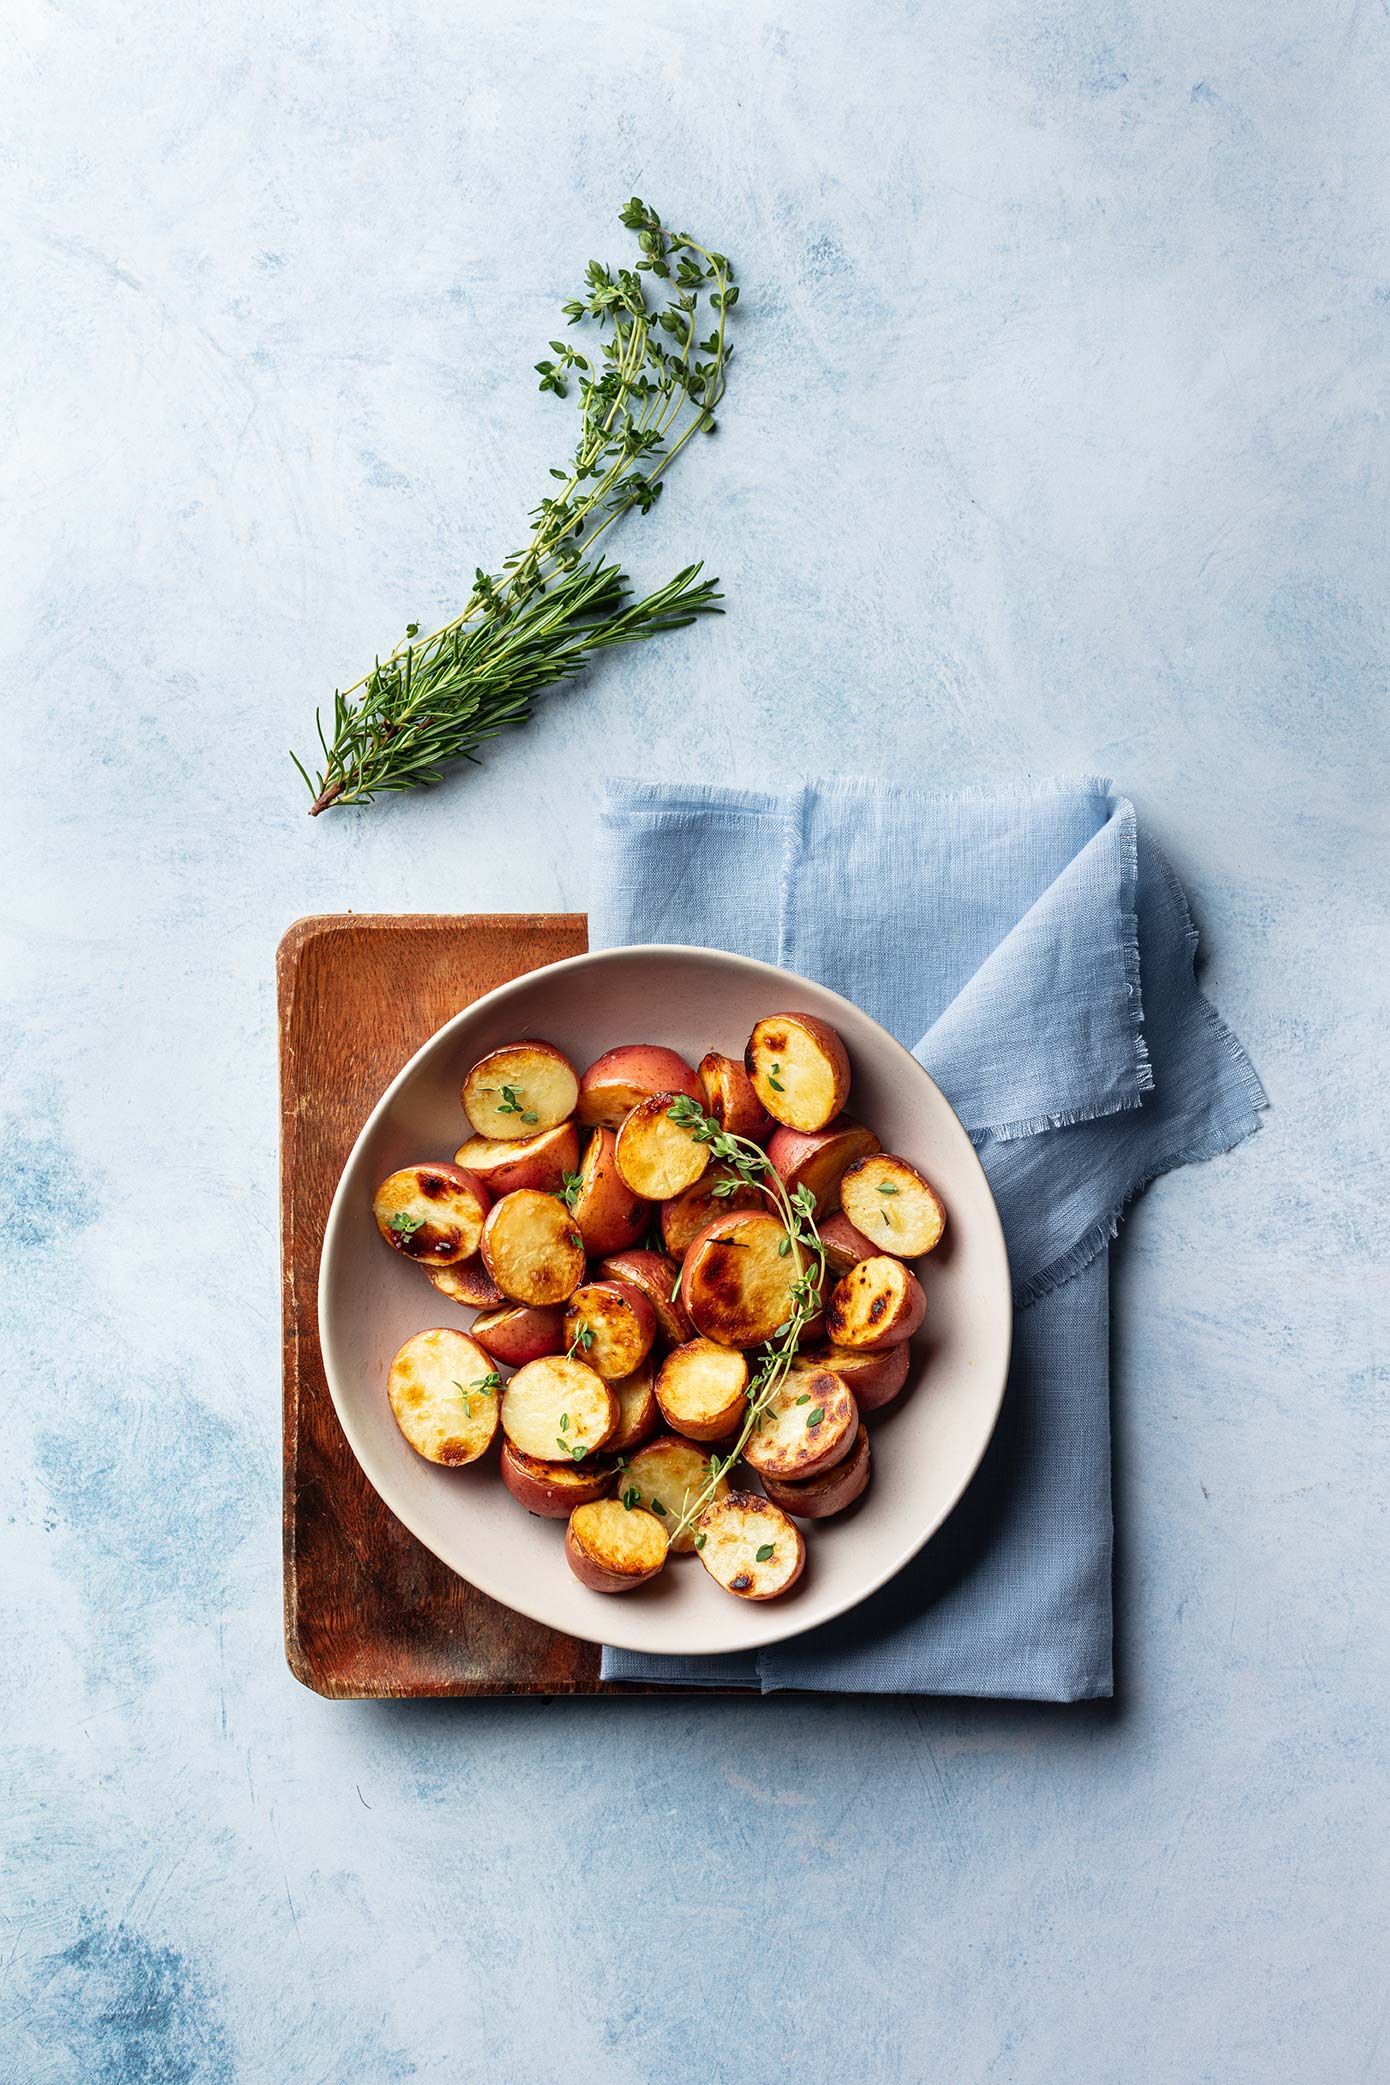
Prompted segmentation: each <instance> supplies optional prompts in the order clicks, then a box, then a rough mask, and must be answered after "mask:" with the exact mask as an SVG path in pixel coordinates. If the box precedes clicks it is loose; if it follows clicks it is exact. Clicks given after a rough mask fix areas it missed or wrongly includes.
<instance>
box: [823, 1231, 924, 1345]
mask: <svg viewBox="0 0 1390 2085" xmlns="http://www.w3.org/2000/svg"><path fill="white" fill-rule="evenodd" d="M926 1308H927V1299H926V1294H925V1292H924V1290H923V1288H922V1284H921V1282H920V1281H918V1279H917V1277H916V1275H915V1274H914V1273H913V1272H912V1270H911V1268H909V1267H905V1266H904V1265H903V1263H902V1261H901V1260H895V1259H892V1258H890V1257H889V1255H888V1254H887V1253H879V1254H878V1255H877V1256H876V1257H875V1258H874V1259H872V1260H860V1261H859V1263H858V1265H857V1266H854V1267H851V1268H850V1270H849V1273H848V1274H846V1275H844V1276H843V1277H842V1278H841V1279H840V1280H839V1281H838V1282H836V1284H835V1287H834V1288H833V1289H832V1291H831V1294H830V1302H829V1305H828V1307H827V1309H826V1313H825V1329H826V1331H827V1332H828V1333H829V1335H830V1338H831V1340H832V1341H833V1342H834V1344H835V1345H836V1346H837V1347H858V1348H861V1349H863V1350H864V1351H866V1352H870V1353H871V1352H873V1351H874V1350H875V1349H876V1348H879V1347H896V1346H900V1345H901V1344H902V1342H903V1341H904V1340H908V1339H911V1337H912V1335H913V1333H914V1332H915V1331H916V1330H917V1327H918V1326H919V1325H920V1324H921V1322H922V1319H923V1317H924V1315H925V1313H926Z"/></svg>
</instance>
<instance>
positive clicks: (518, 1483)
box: [502, 1440, 618, 1520]
mask: <svg viewBox="0 0 1390 2085" xmlns="http://www.w3.org/2000/svg"><path fill="white" fill-rule="evenodd" d="M617 1471H618V1464H617V1459H616V1457H614V1456H612V1455H600V1456H596V1457H595V1458H594V1459H593V1460H592V1461H590V1462H546V1461H544V1460H543V1459H542V1458H541V1457H540V1456H539V1455H523V1454H522V1452H521V1450H520V1449H519V1448H517V1447H515V1446H514V1445H513V1443H512V1442H511V1441H507V1440H504V1441H503V1443H502V1482H503V1483H504V1484H505V1485H506V1487H507V1489H508V1491H509V1492H510V1493H511V1495H512V1497H513V1498H514V1499H515V1500H516V1501H517V1502H518V1504H519V1505H522V1506H524V1507H525V1508H526V1511H527V1512H528V1513H538V1514H539V1515H540V1517H541V1519H542V1520H568V1519H569V1517H570V1515H571V1513H573V1511H574V1509H575V1507H576V1506H587V1505H590V1504H591V1503H592V1502H593V1500H595V1499H601V1498H604V1497H606V1496H607V1494H608V1493H609V1492H610V1491H611V1490H612V1489H613V1479H614V1477H615V1476H616V1475H617Z"/></svg>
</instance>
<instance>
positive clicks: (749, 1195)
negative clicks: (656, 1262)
mask: <svg viewBox="0 0 1390 2085" xmlns="http://www.w3.org/2000/svg"><path fill="white" fill-rule="evenodd" d="M731 1177H732V1175H730V1173H729V1169H728V1167H727V1166H711V1167H710V1169H709V1171H708V1172H706V1173H702V1174H701V1176H700V1178H699V1179H698V1180H697V1181H696V1182H695V1185H694V1186H693V1187H687V1188H686V1190H685V1192H684V1194H678V1195H672V1197H671V1199H670V1201H669V1202H663V1203H662V1204H661V1235H662V1238H663V1239H664V1240H665V1244H666V1250H667V1252H668V1253H669V1254H670V1255H671V1258H672V1259H673V1260H675V1261H677V1262H679V1261H681V1260H683V1259H684V1258H685V1255H686V1253H687V1252H688V1251H689V1250H690V1247H691V1246H692V1245H693V1244H694V1243H695V1240H696V1239H697V1238H698V1237H699V1235H700V1233H701V1231H703V1229H704V1228H705V1225H706V1224H707V1223H712V1222H713V1221H714V1219H715V1217H716V1216H724V1215H727V1214H728V1213H729V1211H730V1210H733V1209H766V1208H767V1206H768V1202H767V1197H766V1196H765V1195H764V1193H763V1191H762V1189H761V1188H758V1187H749V1186H746V1185H745V1184H744V1183H743V1182H742V1181H741V1180H740V1181H736V1182H735V1185H734V1191H733V1193H732V1194H730V1195H716V1193H715V1192H714V1190H715V1188H716V1186H717V1185H719V1183H720V1182H721V1181H723V1180H726V1179H729V1178H731Z"/></svg>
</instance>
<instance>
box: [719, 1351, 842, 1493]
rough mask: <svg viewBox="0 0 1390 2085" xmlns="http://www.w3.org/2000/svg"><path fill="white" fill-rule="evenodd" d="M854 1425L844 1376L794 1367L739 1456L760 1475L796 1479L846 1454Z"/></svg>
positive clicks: (827, 1466)
mask: <svg viewBox="0 0 1390 2085" xmlns="http://www.w3.org/2000/svg"><path fill="white" fill-rule="evenodd" d="M858 1425H859V1413H858V1411H857V1409H856V1407H855V1402H854V1397H853V1394H852V1393H851V1391H850V1389H849V1388H848V1386H847V1384H846V1383H845V1381H844V1379H843V1377H841V1376H837V1375H836V1374H835V1372H834V1370H833V1369H829V1368H819V1369H813V1370H811V1371H810V1372H809V1373H806V1374H801V1373H799V1372H798V1371H796V1370H793V1371H792V1373H791V1374H790V1375H788V1376H787V1377H786V1378H785V1379H784V1380H783V1382H781V1383H780V1384H779V1385H778V1387H777V1389H776V1391H775V1392H774V1393H773V1396H772V1399H771V1401H770V1403H769V1404H768V1405H767V1407H766V1408H765V1410H763V1411H762V1412H760V1413H759V1415H758V1420H757V1424H756V1425H755V1427H754V1429H753V1432H752V1433H751V1434H750V1435H749V1437H748V1441H747V1444H746V1446H745V1448H744V1450H743V1459H744V1461H745V1462H746V1463H747V1464H748V1465H749V1467H750V1468H752V1469H755V1470H756V1471H757V1472H758V1475H759V1476H760V1477H784V1478H787V1479H789V1480H790V1481H791V1482H792V1483H796V1482H797V1481H799V1480H800V1479H803V1478H806V1477H810V1476H813V1475H814V1474H815V1472H816V1471H817V1470H823V1469H829V1468H830V1466H831V1465H832V1463H836V1462H839V1461H840V1460H841V1459H842V1458H843V1457H844V1456H846V1455H848V1453H849V1451H850V1449H851V1448H852V1447H853V1445H854V1436H855V1431H856V1429H857V1428H858Z"/></svg>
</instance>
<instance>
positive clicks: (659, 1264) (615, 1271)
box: [598, 1246, 694, 1347]
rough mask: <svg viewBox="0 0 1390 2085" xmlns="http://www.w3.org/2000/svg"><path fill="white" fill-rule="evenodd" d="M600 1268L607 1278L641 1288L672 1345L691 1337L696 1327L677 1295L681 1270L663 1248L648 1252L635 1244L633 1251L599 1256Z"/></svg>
mask: <svg viewBox="0 0 1390 2085" xmlns="http://www.w3.org/2000/svg"><path fill="white" fill-rule="evenodd" d="M598 1271H599V1273H600V1274H601V1275H602V1277H603V1279H604V1280H605V1281H625V1282H627V1283H628V1284H629V1286H630V1287H632V1288H634V1289H640V1290H641V1291H642V1294H643V1295H644V1296H645V1297H646V1299H647V1301H648V1303H650V1305H651V1307H652V1309H653V1310H654V1311H655V1312H656V1322H657V1325H658V1326H659V1327H660V1330H661V1336H662V1338H663V1339H664V1340H665V1341H666V1342H667V1344H668V1345H669V1346H673V1347H678V1346H679V1345H680V1343H681V1341H682V1340H683V1339H689V1337H690V1335H691V1332H692V1330H693V1329H694V1328H693V1327H692V1325H691V1323H690V1320H689V1318H688V1317H687V1316H686V1314H685V1306H684V1304H683V1303H682V1302H681V1301H680V1299H679V1297H678V1296H677V1295H676V1275H677V1271H678V1270H677V1269H676V1267H675V1266H674V1265H673V1264H672V1262H671V1261H670V1260H668V1259H667V1257H666V1255H665V1253H664V1252H648V1251H647V1249H646V1248H645V1247H644V1246H634V1247H633V1248H632V1250H631V1251H630V1252H611V1253H609V1254H608V1255H607V1257H606V1258H604V1259H602V1260H600V1262H599V1268H598Z"/></svg>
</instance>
